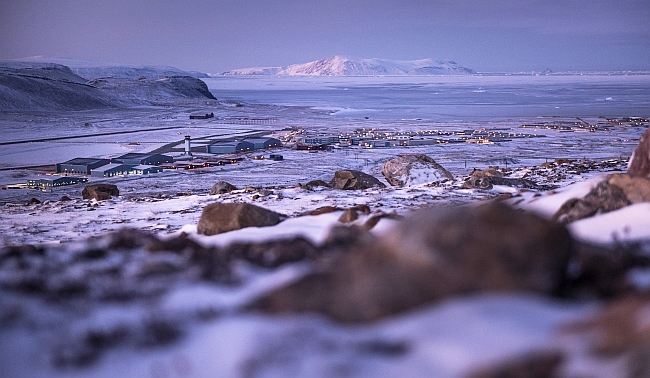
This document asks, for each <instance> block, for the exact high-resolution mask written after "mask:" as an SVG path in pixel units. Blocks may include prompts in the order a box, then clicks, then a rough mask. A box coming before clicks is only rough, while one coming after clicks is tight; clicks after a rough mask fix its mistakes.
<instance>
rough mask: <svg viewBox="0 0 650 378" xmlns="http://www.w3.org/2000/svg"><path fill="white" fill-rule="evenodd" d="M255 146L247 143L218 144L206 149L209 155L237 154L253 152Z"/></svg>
mask: <svg viewBox="0 0 650 378" xmlns="http://www.w3.org/2000/svg"><path fill="white" fill-rule="evenodd" d="M254 149H255V145H254V144H253V143H251V142H247V141H234V142H217V143H214V144H211V145H209V146H207V147H206V152H207V153H209V154H235V153H239V152H247V151H253V150H254Z"/></svg>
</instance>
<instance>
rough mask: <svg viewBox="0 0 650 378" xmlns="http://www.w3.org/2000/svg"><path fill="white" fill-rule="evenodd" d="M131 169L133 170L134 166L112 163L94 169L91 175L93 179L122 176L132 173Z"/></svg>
mask: <svg viewBox="0 0 650 378" xmlns="http://www.w3.org/2000/svg"><path fill="white" fill-rule="evenodd" d="M131 168H133V165H128V164H119V163H111V164H106V165H104V166H102V167H99V168H95V169H93V170H92V172H91V173H90V175H91V176H93V177H112V176H122V175H127V174H129V173H130V172H131Z"/></svg>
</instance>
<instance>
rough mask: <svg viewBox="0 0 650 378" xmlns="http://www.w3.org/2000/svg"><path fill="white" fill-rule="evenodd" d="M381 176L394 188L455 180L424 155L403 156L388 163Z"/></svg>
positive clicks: (382, 169)
mask: <svg viewBox="0 0 650 378" xmlns="http://www.w3.org/2000/svg"><path fill="white" fill-rule="evenodd" d="M381 174H382V175H384V177H385V178H386V181H388V182H389V183H390V184H391V185H393V186H410V185H418V184H425V183H429V182H436V181H445V180H453V178H454V176H453V175H452V174H451V173H449V171H447V170H446V169H445V168H443V167H442V166H441V165H440V164H438V163H436V162H435V160H433V159H432V158H430V157H428V156H426V155H423V154H414V155H402V156H399V157H396V158H395V159H391V160H389V161H387V162H386V163H385V164H384V166H383V167H382V168H381Z"/></svg>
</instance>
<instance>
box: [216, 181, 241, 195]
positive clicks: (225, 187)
mask: <svg viewBox="0 0 650 378" xmlns="http://www.w3.org/2000/svg"><path fill="white" fill-rule="evenodd" d="M233 190H237V187H236V186H234V185H232V184H230V183H227V182H225V181H219V182H218V183H216V184H214V185H213V186H212V188H211V189H210V194H211V195H215V194H226V193H230V192H232V191H233Z"/></svg>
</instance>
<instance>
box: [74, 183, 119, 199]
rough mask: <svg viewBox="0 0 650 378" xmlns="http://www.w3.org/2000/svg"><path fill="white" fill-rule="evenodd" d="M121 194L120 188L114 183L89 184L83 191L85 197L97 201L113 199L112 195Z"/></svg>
mask: <svg viewBox="0 0 650 378" xmlns="http://www.w3.org/2000/svg"><path fill="white" fill-rule="evenodd" d="M119 195H120V191H119V189H117V186H115V185H113V184H96V185H88V186H86V187H85V188H84V190H83V191H82V192H81V196H82V197H83V199H95V200H97V201H103V200H107V199H111V197H112V196H116V197H117V196H119Z"/></svg>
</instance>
